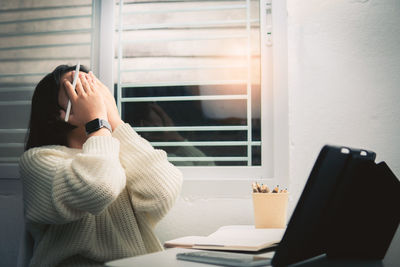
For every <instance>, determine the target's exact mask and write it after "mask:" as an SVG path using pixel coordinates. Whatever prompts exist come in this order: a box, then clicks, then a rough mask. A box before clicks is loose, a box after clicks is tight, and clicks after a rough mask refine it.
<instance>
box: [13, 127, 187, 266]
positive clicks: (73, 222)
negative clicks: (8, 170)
mask: <svg viewBox="0 0 400 267" xmlns="http://www.w3.org/2000/svg"><path fill="white" fill-rule="evenodd" d="M20 172H21V177H22V180H23V188H24V205H25V216H26V219H27V221H28V229H29V230H30V232H31V234H32V236H33V239H34V242H35V248H34V252H33V258H32V259H31V262H30V266H43V267H46V266H98V265H99V264H102V263H104V262H106V261H109V260H113V259H118V258H123V257H132V256H136V255H141V254H145V253H150V252H155V251H159V250H162V246H161V244H160V242H159V240H158V239H157V237H156V236H155V234H154V232H153V228H154V226H155V224H156V223H157V222H158V221H159V220H160V219H161V218H162V217H163V216H164V215H165V214H166V213H167V212H168V210H169V209H170V208H171V207H172V205H173V203H174V202H175V199H176V197H177V196H178V194H179V191H180V188H181V183H182V175H181V172H180V171H179V170H178V169H177V168H176V167H174V166H173V165H172V164H170V163H169V162H168V160H167V156H166V153H165V152H164V151H162V150H156V149H154V148H153V147H152V146H151V145H150V144H149V143H148V142H147V141H146V140H144V139H143V138H141V137H140V136H139V135H138V134H137V133H136V132H135V131H134V130H133V129H132V127H131V126H130V125H129V124H122V125H120V126H119V127H118V128H117V129H115V131H114V132H113V134H112V137H109V136H94V137H90V138H89V139H88V140H87V141H86V142H85V144H84V145H83V148H82V149H72V148H68V147H65V146H58V145H52V146H43V147H38V148H32V149H29V150H28V151H26V152H25V153H24V154H23V155H22V157H21V159H20Z"/></svg>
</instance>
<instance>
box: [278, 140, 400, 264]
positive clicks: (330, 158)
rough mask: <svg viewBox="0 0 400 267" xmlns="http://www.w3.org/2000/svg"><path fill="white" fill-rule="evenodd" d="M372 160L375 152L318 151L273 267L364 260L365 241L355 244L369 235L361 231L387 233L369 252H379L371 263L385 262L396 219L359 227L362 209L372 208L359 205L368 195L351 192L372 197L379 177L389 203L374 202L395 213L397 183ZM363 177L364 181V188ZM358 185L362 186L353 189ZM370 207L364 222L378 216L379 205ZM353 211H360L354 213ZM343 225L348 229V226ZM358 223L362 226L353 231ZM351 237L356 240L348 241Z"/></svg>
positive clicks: (328, 148) (326, 148) (399, 184)
mask: <svg viewBox="0 0 400 267" xmlns="http://www.w3.org/2000/svg"><path fill="white" fill-rule="evenodd" d="M375 156H376V155H375V153H374V152H371V151H367V150H360V149H351V148H348V147H339V146H328V145H327V146H324V147H323V148H322V150H321V152H320V154H319V155H318V158H317V160H316V162H315V164H314V166H313V169H312V171H311V174H310V176H309V178H308V180H307V183H306V185H305V187H304V190H303V192H302V194H301V196H300V199H299V201H298V203H297V205H296V208H295V210H294V212H293V214H292V216H291V218H290V221H289V223H288V226H287V229H286V232H285V234H284V236H283V238H282V240H281V242H280V244H279V246H278V247H277V249H276V252H275V255H274V257H273V259H272V265H273V266H286V265H289V264H292V263H296V262H300V261H303V260H306V259H309V258H312V257H315V256H318V255H321V254H325V253H326V254H328V256H330V257H338V258H341V257H350V256H352V257H358V258H367V257H364V256H366V254H368V252H369V251H371V250H374V249H369V250H366V247H367V246H368V245H369V244H364V245H361V243H362V242H364V243H365V239H359V238H360V236H362V235H363V234H364V235H368V232H365V231H366V230H367V229H368V231H371V230H374V229H372V228H373V227H378V230H382V228H385V229H387V230H384V231H383V232H382V236H380V240H378V243H375V245H374V246H373V247H374V248H377V247H379V249H378V250H379V252H376V253H375V254H373V255H374V257H373V258H382V257H383V256H384V254H385V253H386V250H387V248H388V247H389V245H390V241H391V239H392V237H393V235H394V233H395V231H396V229H397V226H398V224H399V219H400V218H399V216H397V215H393V214H389V215H387V216H383V217H382V218H383V220H381V221H379V220H373V221H374V224H370V222H369V221H363V220H366V218H367V216H366V212H367V211H368V208H367V207H365V206H366V205H370V204H371V202H372V200H369V201H367V202H364V198H365V197H371V194H367V193H363V194H358V193H354V192H355V190H363V192H368V191H370V192H373V190H376V189H379V186H380V185H381V184H380V182H379V181H380V180H379V177H381V178H382V179H384V180H385V182H383V183H382V185H383V184H384V185H385V186H389V185H390V186H391V189H390V197H387V196H384V197H382V198H379V203H380V204H379V205H390V204H391V205H394V206H392V208H393V209H394V210H395V211H394V212H397V213H399V210H400V207H399V205H400V201H399V197H400V182H399V181H398V180H397V178H396V177H395V176H394V175H393V174H392V173H391V172H390V170H389V169H388V168H386V167H387V166H385V164H378V165H377V164H375V163H374V160H375ZM365 176H366V177H369V178H367V181H368V182H367V183H364V184H363V177H365ZM360 183H361V184H362V186H361V187H358V186H357V185H359V184H360ZM396 192H397V194H396ZM393 201H394V202H393ZM396 201H397V202H396ZM349 203H353V204H351V205H349ZM389 203H390V204H389ZM346 206H347V207H346ZM372 206H373V207H374V209H373V210H370V211H368V216H371V215H372V214H374V215H375V216H377V214H376V213H377V212H378V213H379V211H378V210H376V209H377V206H378V205H372ZM354 209H358V210H359V211H358V212H354ZM345 216H346V217H345ZM357 216H359V218H357ZM389 217H390V218H389ZM346 221H347V222H348V221H351V222H352V223H350V224H347V223H346ZM360 223H363V224H364V226H363V227H361V228H359V229H358V230H357V228H358V227H359V226H360V225H359V224H360ZM344 229H345V231H344ZM375 230H376V229H375ZM353 232H354V233H356V234H355V235H352V233H353ZM337 233H340V234H337ZM348 240H349V241H350V243H351V244H353V245H359V247H358V248H357V249H354V248H353V247H351V246H349V245H348V246H346V245H345V246H343V244H346V242H347V241H348ZM374 251H375V250H374ZM369 256H370V255H369Z"/></svg>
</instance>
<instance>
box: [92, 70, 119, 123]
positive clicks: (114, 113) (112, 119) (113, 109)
mask: <svg viewBox="0 0 400 267" xmlns="http://www.w3.org/2000/svg"><path fill="white" fill-rule="evenodd" d="M87 79H89V80H90V81H92V82H93V84H94V85H95V87H96V90H99V91H100V92H101V94H102V95H103V98H104V103H105V105H106V108H107V116H108V120H109V123H110V124H111V128H112V129H113V130H114V129H116V128H117V127H118V126H119V125H120V124H122V123H123V121H122V120H121V116H120V115H119V112H118V108H117V104H116V103H115V99H114V96H113V95H112V94H111V91H110V90H109V89H108V88H107V86H105V85H104V84H103V83H102V82H101V81H100V80H99V79H97V77H96V76H95V75H94V74H93V72H89V74H88V76H87Z"/></svg>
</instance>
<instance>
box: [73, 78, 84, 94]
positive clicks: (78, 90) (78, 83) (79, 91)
mask: <svg viewBox="0 0 400 267" xmlns="http://www.w3.org/2000/svg"><path fill="white" fill-rule="evenodd" d="M75 91H76V93H77V95H83V94H84V93H85V90H84V89H83V86H82V82H81V79H80V78H79V77H78V79H77V80H76V86H75Z"/></svg>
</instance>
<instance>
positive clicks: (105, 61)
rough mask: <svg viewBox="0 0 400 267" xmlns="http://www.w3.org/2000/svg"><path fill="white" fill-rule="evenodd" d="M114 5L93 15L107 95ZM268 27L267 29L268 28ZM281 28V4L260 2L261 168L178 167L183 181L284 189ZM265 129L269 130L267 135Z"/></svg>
mask: <svg viewBox="0 0 400 267" xmlns="http://www.w3.org/2000/svg"><path fill="white" fill-rule="evenodd" d="M115 1H117V0H115ZM115 1H107V0H98V1H97V2H98V3H97V5H95V12H96V14H97V16H95V17H96V18H97V21H96V23H97V24H95V25H98V32H97V34H98V39H97V40H99V42H98V44H99V45H98V47H95V55H97V58H98V60H97V61H95V62H94V63H95V64H94V73H96V74H97V75H98V77H99V78H100V79H101V80H102V81H103V82H104V83H105V85H107V87H108V88H109V89H110V90H111V91H112V92H113V91H114V82H113V81H114V79H113V73H114V70H113V66H114V49H115V48H114V32H115V27H114V25H115V20H114V14H115V13H114V11H115ZM271 6H272V9H273V12H272V16H271V21H268V22H267V7H271ZM271 22H272V23H271ZM267 23H271V24H272V25H267ZM286 25H287V21H286V1H273V3H272V1H271V0H260V31H261V38H260V40H261V44H260V45H261V62H262V65H261V71H262V74H261V79H262V82H261V88H262V89H261V118H262V120H261V135H262V139H261V141H262V143H261V151H262V152H261V153H262V165H261V166H218V167H209V166H204V167H203V166H193V167H192V166H191V167H189V166H185V167H178V168H179V169H180V170H181V171H182V173H183V175H184V177H185V180H191V181H204V180H206V181H213V180H214V181H227V180H240V181H248V180H251V181H254V180H257V181H263V182H265V183H268V184H270V183H271V184H275V183H277V184H282V185H286V186H287V185H288V182H289V180H288V179H289V129H288V114H289V110H288V84H287V27H286ZM268 33H272V34H268ZM268 38H270V39H268ZM267 39H268V41H269V40H271V42H272V44H270V45H268V44H267ZM95 58H96V56H95ZM265 81H269V83H268V84H267V83H266V82H265ZM266 129H270V131H268V130H266ZM267 149H269V152H268V150H267ZM271 149H272V151H271Z"/></svg>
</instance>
